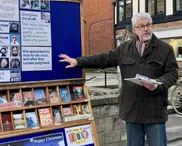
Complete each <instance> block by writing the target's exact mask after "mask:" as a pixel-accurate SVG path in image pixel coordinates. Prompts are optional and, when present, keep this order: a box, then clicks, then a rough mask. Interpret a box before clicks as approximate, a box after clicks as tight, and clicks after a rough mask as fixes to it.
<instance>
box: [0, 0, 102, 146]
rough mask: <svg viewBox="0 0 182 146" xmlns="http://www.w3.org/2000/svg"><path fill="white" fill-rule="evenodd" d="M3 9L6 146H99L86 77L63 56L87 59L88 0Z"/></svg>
mask: <svg viewBox="0 0 182 146" xmlns="http://www.w3.org/2000/svg"><path fill="white" fill-rule="evenodd" d="M0 5H1V6H3V7H4V9H3V10H1V15H0V146H7V145H8V146H13V145H18V146H29V145H31V146H46V145H56V146H99V142H98V139H97V133H96V127H95V122H94V117H93V113H92V107H91V103H90V99H89V94H88V89H87V87H86V86H85V79H84V76H85V73H84V71H83V70H81V69H76V68H73V69H65V65H66V63H60V62H59V59H60V58H59V57H58V56H59V54H61V53H64V54H67V55H69V56H70V57H73V58H75V57H79V56H82V55H84V49H83V46H84V45H83V44H84V42H83V41H84V37H83V30H84V29H83V23H84V21H83V15H82V14H83V12H82V1H81V0H56V1H49V0H14V1H2V2H0ZM7 9H8V11H7Z"/></svg>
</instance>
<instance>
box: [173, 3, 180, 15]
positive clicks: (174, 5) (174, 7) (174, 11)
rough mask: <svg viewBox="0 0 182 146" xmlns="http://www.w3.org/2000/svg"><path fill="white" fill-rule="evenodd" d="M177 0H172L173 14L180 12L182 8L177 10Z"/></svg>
mask: <svg viewBox="0 0 182 146" xmlns="http://www.w3.org/2000/svg"><path fill="white" fill-rule="evenodd" d="M176 1H177V0H173V14H182V9H181V10H177V9H176V4H177V2H176Z"/></svg>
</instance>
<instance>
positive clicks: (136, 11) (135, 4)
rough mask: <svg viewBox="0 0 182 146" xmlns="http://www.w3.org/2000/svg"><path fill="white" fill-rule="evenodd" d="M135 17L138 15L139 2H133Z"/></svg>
mask: <svg viewBox="0 0 182 146" xmlns="http://www.w3.org/2000/svg"><path fill="white" fill-rule="evenodd" d="M132 2H133V15H135V14H137V13H138V0H133V1H132Z"/></svg>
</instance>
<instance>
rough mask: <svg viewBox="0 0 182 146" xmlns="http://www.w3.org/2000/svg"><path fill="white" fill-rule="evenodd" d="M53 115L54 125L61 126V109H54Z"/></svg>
mask: <svg viewBox="0 0 182 146" xmlns="http://www.w3.org/2000/svg"><path fill="white" fill-rule="evenodd" d="M52 114H53V120H54V124H55V125H60V124H61V123H62V122H63V120H62V116H61V111H60V110H59V109H52Z"/></svg>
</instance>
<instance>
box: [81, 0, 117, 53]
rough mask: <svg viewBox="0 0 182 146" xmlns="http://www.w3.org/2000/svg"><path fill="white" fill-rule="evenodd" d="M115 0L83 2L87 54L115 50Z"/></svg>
mask: <svg viewBox="0 0 182 146" xmlns="http://www.w3.org/2000/svg"><path fill="white" fill-rule="evenodd" d="M113 1H114V0H83V9H84V10H83V11H84V15H83V16H84V20H85V26H84V27H85V29H84V38H85V51H86V52H85V54H86V55H91V54H95V53H102V52H106V51H108V50H110V49H112V48H114V21H113V18H114V6H113V4H112V2H113Z"/></svg>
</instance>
